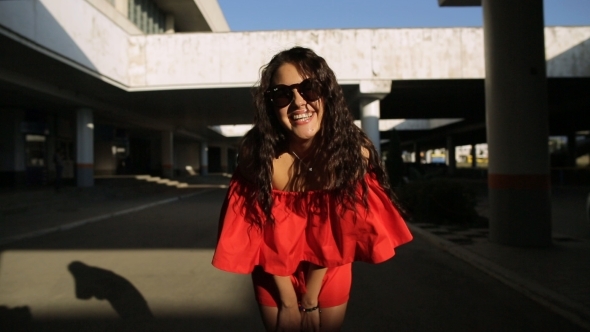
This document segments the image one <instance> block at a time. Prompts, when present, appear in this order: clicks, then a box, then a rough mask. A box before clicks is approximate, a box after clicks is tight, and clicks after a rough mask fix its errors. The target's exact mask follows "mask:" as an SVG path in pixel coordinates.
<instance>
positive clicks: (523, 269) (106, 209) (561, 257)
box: [0, 176, 590, 330]
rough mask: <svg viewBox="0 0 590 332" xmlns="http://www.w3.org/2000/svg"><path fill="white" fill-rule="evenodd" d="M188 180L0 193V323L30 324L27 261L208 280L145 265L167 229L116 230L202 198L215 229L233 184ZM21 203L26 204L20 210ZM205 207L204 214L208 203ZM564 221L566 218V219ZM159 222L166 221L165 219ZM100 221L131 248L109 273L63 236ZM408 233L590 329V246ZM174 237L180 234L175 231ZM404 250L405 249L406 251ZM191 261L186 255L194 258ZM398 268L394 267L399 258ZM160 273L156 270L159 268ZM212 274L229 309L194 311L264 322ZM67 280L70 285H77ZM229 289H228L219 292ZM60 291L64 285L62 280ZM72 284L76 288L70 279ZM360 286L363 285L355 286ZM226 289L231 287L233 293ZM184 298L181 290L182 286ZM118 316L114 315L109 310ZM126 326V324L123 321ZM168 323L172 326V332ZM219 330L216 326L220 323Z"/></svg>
mask: <svg viewBox="0 0 590 332" xmlns="http://www.w3.org/2000/svg"><path fill="white" fill-rule="evenodd" d="M184 180H186V182H185V183H187V184H191V185H192V187H185V188H177V187H171V186H166V185H164V184H160V185H156V184H154V183H150V184H149V185H139V186H138V184H137V183H136V182H135V181H137V180H134V179H127V180H125V179H98V180H97V185H96V187H95V188H87V189H77V188H64V190H63V191H62V192H60V193H59V194H55V193H54V192H52V191H51V190H50V189H44V190H37V191H31V190H28V191H19V192H2V193H0V202H1V204H0V209H2V210H1V211H2V212H3V214H4V216H3V220H2V221H1V223H2V228H1V230H0V234H1V236H0V243H2V247H3V255H2V261H1V264H2V265H1V267H2V269H1V270H0V306H4V308H2V310H0V318H3V319H4V321H8V322H9V323H10V322H11V321H14V317H17V318H18V317H19V315H21V316H22V315H26V313H24V312H23V309H22V308H20V309H19V307H18V306H17V305H15V303H18V301H16V302H15V301H14V299H13V298H9V296H8V295H7V294H8V293H7V289H9V288H10V287H9V285H10V284H8V285H7V282H8V283H10V282H12V283H14V284H15V285H16V284H18V283H19V282H22V280H21V281H19V280H10V279H7V278H8V277H10V276H12V278H15V277H14V276H15V275H18V274H15V272H14V271H12V272H11V273H10V274H8V275H7V274H6V269H9V267H10V266H17V265H11V264H15V263H16V262H20V261H22V260H23V259H28V260H31V266H38V267H39V268H38V270H37V273H44V272H43V271H48V270H51V269H47V268H46V267H44V266H43V265H44V264H49V265H51V264H57V265H60V264H61V265H63V264H66V265H67V264H71V262H73V261H75V260H81V259H82V260H83V261H84V264H85V265H86V267H85V268H83V269H82V270H88V269H90V270H91V271H94V272H96V273H98V274H101V273H107V272H104V271H102V272H101V271H100V267H105V266H107V267H109V269H108V270H112V271H117V272H118V273H121V272H120V271H123V272H125V273H122V275H125V276H126V277H127V278H128V279H129V275H133V273H134V272H133V271H134V268H136V267H137V266H134V262H139V261H144V260H152V261H154V264H155V266H156V267H154V268H153V271H151V272H150V273H151V274H153V275H154V276H162V275H166V276H168V277H169V278H172V279H174V278H178V280H179V282H180V280H183V279H182V278H180V276H189V275H192V278H193V279H194V278H198V275H199V274H202V273H203V271H197V270H195V266H196V265H194V264H182V263H179V264H178V265H177V266H184V265H186V268H182V269H178V270H177V271H172V272H171V271H167V270H166V269H165V266H166V264H167V263H168V262H169V260H170V257H171V256H170V252H169V251H163V250H159V251H158V250H156V251H149V255H148V256H146V252H142V251H141V250H138V249H141V248H143V246H144V245H145V243H152V244H153V243H154V241H156V242H157V241H159V240H158V238H166V236H164V234H166V231H167V228H158V227H155V226H154V230H153V232H152V233H151V235H147V236H145V238H144V239H143V240H142V239H135V240H130V239H131V238H132V236H124V234H123V235H120V234H119V233H120V229H119V228H118V227H121V226H120V225H121V220H128V221H126V222H125V224H132V223H140V222H141V220H136V218H134V216H138V215H139V213H142V214H148V215H149V213H151V212H150V211H156V210H157V211H163V210H164V211H165V210H166V208H165V207H166V206H167V204H170V203H172V202H179V201H181V200H183V199H198V200H200V199H201V198H200V197H202V198H203V199H204V200H207V199H213V200H212V201H211V202H210V203H211V204H210V206H211V207H212V209H211V210H209V211H206V209H205V211H202V212H200V213H199V214H201V215H200V216H197V218H202V220H205V219H207V220H211V219H212V218H213V220H215V219H216V214H217V213H218V205H219V204H220V202H218V201H219V200H220V199H221V198H222V197H223V190H218V192H217V193H215V194H214V195H213V194H212V195H209V194H206V193H207V192H208V191H211V190H215V189H213V188H216V187H217V186H219V187H223V186H224V185H227V182H228V178H227V177H223V176H209V177H193V178H186V179H184ZM162 186H163V187H162ZM200 195H202V196H200ZM211 197H213V198H211ZM25 199H26V201H23V200H25ZM215 202H217V203H215ZM201 203H203V202H201ZM203 204H205V205H207V203H206V202H204V203H203ZM215 204H217V205H215ZM484 205H485V202H484ZM175 206H176V205H175ZM150 208H153V209H150ZM175 210H177V208H175ZM484 210H485V208H484ZM554 210H555V209H554ZM557 211H559V209H557ZM568 211H569V212H568V213H569V214H570V218H572V217H571V215H572V214H576V213H578V212H577V211H575V210H574V211H572V210H568ZM158 213H161V212H158ZM170 213H171V214H173V213H175V212H173V211H170ZM177 213H180V212H177ZM580 213H583V211H580ZM179 216H180V215H179ZM114 217H117V218H121V219H120V220H119V219H117V222H112V221H113V218H114ZM555 217H558V218H559V217H560V216H559V215H556V216H555ZM562 217H568V216H567V215H563V216H562ZM166 218H168V216H166ZM179 218H180V217H177V218H174V217H173V218H172V219H179ZM159 219H162V217H160V218H159ZM99 221H100V222H111V223H112V224H113V226H112V227H113V228H112V230H111V231H109V232H112V234H113V237H114V238H116V237H117V236H119V237H120V239H119V240H118V242H117V243H118V244H117V245H115V249H118V250H120V249H125V250H124V251H122V252H117V262H118V263H116V264H115V265H112V264H114V263H111V265H109V258H108V257H109V255H105V254H104V253H96V252H95V250H96V249H99V248H100V244H99V243H100V241H99V242H97V243H95V244H92V243H93V242H92V241H93V240H92V236H93V235H92V233H88V234H85V235H84V236H79V238H80V240H79V241H78V242H75V241H74V242H73V243H70V244H67V245H66V243H69V241H71V239H70V238H68V237H67V232H61V231H63V230H71V229H74V228H76V227H81V226H84V225H89V224H90V223H93V222H99ZM116 225H119V226H116ZM203 225H204V223H203ZM209 225H211V223H209ZM179 227H186V226H179ZM203 227H205V226H203ZM207 227H211V226H207ZM410 227H411V229H412V231H413V233H414V234H415V235H416V237H417V241H419V242H425V241H426V242H429V243H431V244H434V245H435V248H437V250H438V249H443V250H444V251H446V252H448V253H450V254H452V255H454V256H455V257H458V258H460V259H461V260H463V261H465V262H467V263H469V264H470V265H472V266H475V267H477V268H479V269H480V270H481V271H483V272H485V273H486V274H488V275H490V276H492V277H494V278H496V279H498V280H500V281H501V282H503V283H505V284H506V285H508V286H510V287H512V288H513V289H515V290H517V291H518V292H519V293H520V294H523V295H524V296H526V297H528V298H530V299H532V300H533V301H535V302H536V303H539V304H540V305H542V306H544V307H546V308H549V309H550V310H551V311H553V312H555V313H557V314H558V315H560V316H561V317H563V318H564V320H565V321H567V322H571V323H572V324H573V325H575V326H578V327H579V328H580V329H590V324H589V322H590V311H589V309H588V308H589V307H590V303H589V302H590V286H589V285H590V284H588V282H587V280H590V279H589V278H588V277H589V276H590V269H589V267H588V264H587V262H588V258H590V243H589V241H588V240H586V239H580V238H575V237H572V236H562V235H557V234H556V236H555V238H554V246H553V247H552V248H547V249H523V248H511V247H503V246H498V245H495V244H493V243H490V242H489V241H487V239H486V237H485V236H486V230H482V229H479V230H478V229H473V230H456V229H452V228H451V229H449V228H441V227H435V226H434V225H428V224H419V225H415V224H411V225H410ZM176 228H178V226H177V227H176ZM187 229H188V228H187ZM212 231H213V230H212V229H210V228H209V229H206V230H205V229H203V230H202V231H199V232H198V233H202V234H211V232H212ZM130 232H131V231H130ZM117 234H118V235H117ZM49 235H51V236H53V239H54V240H53V244H52V245H51V246H49V245H44V244H43V238H44V236H45V237H47V236H49ZM189 235H190V236H189ZM59 236H63V239H62V240H61V241H60V240H57V241H56V240H55V239H56V237H59ZM195 236H198V234H187V236H186V238H185V239H184V238H183V239H178V236H177V235H176V237H177V238H176V239H175V241H174V242H170V243H166V242H157V245H155V246H152V247H157V248H168V247H171V248H172V249H173V248H175V246H178V243H179V241H180V242H182V241H185V243H186V246H185V247H189V248H190V247H191V245H189V243H192V242H191V241H194V238H195ZM209 237H211V236H208V237H207V238H203V239H201V240H202V241H201V242H200V243H207V245H206V246H205V247H207V248H206V249H207V250H210V249H211V248H212V246H213V244H214V239H209ZM424 240H425V241H424ZM133 241H135V242H133ZM162 241H163V240H162ZM130 242H131V243H130ZM23 243H24V244H23ZM26 243H35V244H34V246H35V247H36V250H41V251H39V252H37V253H39V254H40V255H36V256H35V257H36V258H34V259H33V258H31V257H29V256H23V249H22V248H21V249H18V248H19V247H23V246H24V247H23V248H25V249H27V250H31V249H32V247H31V245H30V244H26ZM55 243H63V247H60V248H59V249H60V250H59V255H57V256H56V252H55ZM49 247H51V250H47V249H48V248H49ZM181 247H182V246H181ZM84 248H86V249H84ZM109 248H110V249H111V250H112V249H113V248H112V245H110V246H109ZM73 249H84V255H82V256H80V254H78V255H71V251H72V250H73ZM101 249H102V248H101ZM203 249H205V248H203ZM400 250H404V249H403V247H402V248H400ZM424 250H426V249H424ZM41 253H42V254H41ZM187 255H189V256H190V258H189V257H188V256H187ZM172 256H173V257H176V258H175V259H176V260H178V261H179V262H182V261H183V260H187V261H193V262H194V261H199V262H200V263H199V265H203V266H206V265H210V264H209V261H208V260H210V252H208V251H206V250H204V251H203V250H201V249H199V248H196V249H195V248H193V249H191V250H190V252H186V251H183V250H181V251H176V252H175V254H174V255H172ZM400 257H401V256H400ZM393 261H394V262H395V259H394V260H393ZM52 262H53V263H52ZM449 264H451V263H449ZM453 264H454V263H453ZM157 266H160V269H158V268H157ZM386 266H387V265H386ZM92 268H98V269H99V270H92ZM363 268H364V266H362V265H361V267H358V268H357V267H355V271H356V270H361V271H362V269H363ZM216 272H217V271H214V272H211V273H214V275H215V278H214V279H215V281H216V282H217V283H211V282H209V283H207V285H209V286H208V287H211V288H213V289H217V288H218V287H219V286H218V284H219V283H221V284H223V285H224V287H225V288H224V289H217V293H218V294H220V295H219V296H220V297H222V298H223V300H220V302H219V303H223V305H222V306H221V307H219V308H198V309H199V310H201V312H205V313H209V315H208V316H207V317H216V315H218V313H219V311H220V310H223V311H228V310H229V311H232V310H233V311H234V312H236V313H240V314H239V316H240V317H243V318H241V319H243V320H242V321H241V324H249V323H252V322H253V321H251V320H250V319H251V318H250V316H254V319H255V320H258V319H259V318H258V317H257V312H256V309H255V303H253V302H252V301H253V299H252V298H251V290H250V291H247V289H249V288H248V287H249V280H248V278H238V279H231V278H230V277H229V276H227V274H226V273H221V274H217V273H216ZM355 273H356V272H355ZM230 276H231V274H230ZM56 278H57V279H55V280H61V279H59V278H63V277H59V278H58V277H56ZM68 278H71V276H69V277H68ZM224 278H225V279H224ZM228 278H229V279H228ZM17 279H18V278H17ZM230 279H231V281H230ZM68 280H69V279H68ZM223 280H225V281H227V282H226V283H223ZM236 280H238V281H236ZM359 280H362V279H359ZM30 282H33V281H30ZM35 282H36V281H35ZM62 282H66V281H65V280H62ZM68 282H71V280H70V281H68ZM56 283H59V282H56ZM145 283H146V281H143V283H141V282H140V285H137V284H136V282H133V283H132V284H133V285H136V286H137V287H138V288H141V289H150V288H149V285H146V284H145ZM355 283H358V282H357V281H355ZM216 285H217V286H216ZM228 285H231V287H230V286H228ZM140 286H141V287H140ZM7 287H8V288H7ZM52 287H54V288H55V287H57V286H56V285H55V284H54V285H47V288H49V289H51V288H52ZM186 287H187V288H186V290H185V291H191V286H190V285H188V284H187V285H186ZM216 287H217V288H216ZM228 287H229V288H228ZM180 289H182V287H181V288H180ZM193 291H195V293H197V294H198V293H199V292H198V291H197V290H193ZM244 292H245V293H244ZM236 293H240V294H242V295H240V297H243V298H244V301H245V302H246V303H248V305H246V306H240V305H238V304H237V302H240V301H235V297H236ZM357 293H358V292H357ZM361 294H362V293H361ZM361 294H357V295H355V292H354V289H353V297H354V296H356V298H358V297H359V296H361ZM144 295H145V297H146V298H151V297H149V294H145V293H144ZM180 295H182V294H177V296H174V295H168V296H169V298H168V299H167V300H165V301H164V300H163V302H162V303H166V304H167V305H166V306H168V307H169V308H167V309H166V308H162V307H157V306H156V307H155V308H154V307H152V310H153V311H158V312H159V313H161V312H165V311H168V312H182V311H183V310H184V311H190V310H189V309H190V308H191V305H192V304H190V303H192V302H190V301H189V302H190V303H189V302H185V303H176V304H174V303H175V302H174V298H181V297H182V296H180ZM11 296H12V295H11ZM392 296H395V295H392ZM39 299H40V300H39V301H45V302H44V303H45V304H44V306H45V309H44V310H45V311H43V310H41V312H45V314H47V315H49V316H51V315H50V314H48V313H50V312H51V307H52V303H53V306H55V305H57V303H61V302H60V300H63V299H50V300H47V299H46V298H44V297H43V296H41V297H40V298H39ZM9 300H10V301H9ZM244 301H241V302H244ZM367 301H370V298H368V300H367ZM103 302H104V301H103ZM111 302H112V301H111ZM115 302H116V301H115ZM197 302H198V301H197ZM29 304H30V303H29ZM70 304H71V303H70ZM102 304H103V305H99V304H97V306H92V307H91V308H93V310H90V311H88V312H87V313H86V314H85V315H86V316H85V317H86V319H88V317H100V314H104V315H106V316H109V315H110V316H113V311H112V308H111V307H110V306H108V305H107V306H104V303H102ZM111 305H112V303H111ZM112 307H115V306H114V305H112ZM232 308H233V309H232ZM253 308H254V309H253ZM62 309H63V308H62ZM193 309H194V308H193ZM363 310H364V309H362V306H361V308H360V309H359V307H351V308H350V311H351V315H353V316H354V313H355V311H356V312H357V313H358V314H360V315H365V313H363ZM368 310H371V309H368ZM119 314H120V313H119ZM93 315H94V316H93ZM49 316H47V317H49ZM32 317H33V320H35V319H37V318H38V317H39V315H37V314H36V312H33V313H32ZM115 317H116V315H115ZM70 318H71V321H70V323H69V324H71V325H72V330H74V329H75V326H76V324H82V323H79V322H78V323H77V321H76V319H75V317H70ZM6 319H8V320H6ZM347 319H348V318H347ZM351 319H352V318H351ZM17 320H18V319H17ZM238 321H239V320H238ZM258 323H259V322H258ZM349 323H350V326H357V327H359V325H355V324H360V323H358V322H356V321H354V320H351V321H350V322H349ZM127 324H130V323H128V322H127ZM170 324H180V325H182V319H175V320H174V323H170ZM170 324H168V325H166V326H167V327H170V326H172V325H170ZM216 324H219V322H217V323H216ZM227 324H228V325H226V327H227V328H229V329H231V328H232V326H234V325H231V324H229V323H227ZM131 325H132V326H123V327H121V325H117V327H118V328H122V329H123V330H142V329H141V328H140V327H141V324H131ZM48 326H49V325H47V324H46V325H44V327H45V328H48ZM60 326H62V325H60ZM97 326H102V328H103V329H102V330H105V329H104V328H105V327H104V326H105V325H104V324H103V325H100V324H98V325H97ZM218 326H221V325H218ZM242 326H245V325H242ZM407 326H411V325H407ZM62 327H63V326H62ZM107 327H108V324H107ZM111 327H112V326H111ZM234 327H235V326H234ZM392 328H393V326H392ZM415 328H418V329H419V327H417V326H413V327H412V330H415ZM3 330H5V329H3ZM43 330H45V329H43ZM98 330H101V329H98ZM197 330H198V329H197ZM351 330H352V329H351ZM402 330H403V329H402ZM458 330H461V329H458Z"/></svg>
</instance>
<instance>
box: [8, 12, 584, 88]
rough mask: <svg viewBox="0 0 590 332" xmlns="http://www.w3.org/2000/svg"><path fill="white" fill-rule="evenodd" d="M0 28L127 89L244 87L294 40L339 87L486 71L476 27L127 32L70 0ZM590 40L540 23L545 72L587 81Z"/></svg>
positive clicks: (12, 15) (11, 18)
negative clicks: (319, 59)
mask: <svg viewBox="0 0 590 332" xmlns="http://www.w3.org/2000/svg"><path fill="white" fill-rule="evenodd" d="M73 13H76V14H75V15H73ZM22 22H30V24H22ZM0 26H2V27H0V33H2V34H4V35H6V36H9V37H11V38H13V39H16V40H18V41H19V42H21V43H23V44H25V45H27V46H29V47H32V48H34V49H36V50H37V51H39V52H42V53H45V54H47V55H49V56H52V57H55V58H58V59H59V60H61V61H64V62H66V63H68V64H70V65H72V66H74V67H76V68H78V69H80V70H82V71H85V72H87V73H90V74H92V75H94V76H96V77H98V78H100V79H103V80H105V81H108V82H109V83H111V84H113V85H116V86H119V87H120V88H122V89H126V90H132V91H136V90H154V89H178V88H195V87H196V88H198V87H237V86H251V85H253V84H254V83H255V82H256V80H257V78H258V70H259V68H260V66H262V65H263V64H265V63H266V62H267V61H268V59H269V58H270V57H271V56H272V55H273V54H275V53H276V52H277V51H279V50H283V49H286V48H289V47H292V46H294V45H302V46H306V47H311V48H312V49H314V50H315V51H317V52H318V54H321V55H322V56H324V57H325V58H326V60H327V61H328V63H330V66H331V67H332V68H333V69H334V71H335V72H336V75H337V77H338V79H339V80H340V81H341V83H350V84H357V83H358V82H359V81H360V80H367V79H377V80H399V79H455V78H462V79H472V78H483V77H484V76H485V73H484V51H483V47H484V46H483V29H482V28H434V29H431V28H428V29H426V28H424V29H420V28H417V29H339V30H298V31H259V32H217V33H182V34H156V35H135V34H130V33H129V32H127V31H126V30H125V29H123V28H121V26H120V25H119V24H117V21H116V20H112V19H111V18H109V17H108V16H107V15H105V14H104V13H102V12H101V11H100V10H98V9H97V8H96V7H94V6H93V5H91V4H90V3H88V2H86V1H77V0H58V1H56V0H53V1H52V0H39V1H0ZM589 38H590V27H547V28H545V47H546V58H547V60H548V64H547V69H548V75H549V77H589V76H590V65H589V64H588V63H584V62H583V61H584V60H583V59H587V58H588V55H589V54H590V43H589V42H588V39H589Z"/></svg>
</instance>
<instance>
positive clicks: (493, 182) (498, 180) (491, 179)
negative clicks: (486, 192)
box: [488, 174, 551, 190]
mask: <svg viewBox="0 0 590 332" xmlns="http://www.w3.org/2000/svg"><path fill="white" fill-rule="evenodd" d="M488 186H489V187H490V188H491V189H518V190H522V189H530V190H548V189H549V188H551V178H550V177H549V174H488Z"/></svg>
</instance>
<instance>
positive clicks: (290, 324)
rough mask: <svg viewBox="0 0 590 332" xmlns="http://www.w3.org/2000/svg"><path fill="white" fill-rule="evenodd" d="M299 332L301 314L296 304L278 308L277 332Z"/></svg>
mask: <svg viewBox="0 0 590 332" xmlns="http://www.w3.org/2000/svg"><path fill="white" fill-rule="evenodd" d="M283 331H285V332H291V331H292V332H299V331H301V312H300V311H299V307H298V306H297V304H295V305H292V306H281V307H279V317H278V319H277V332H283Z"/></svg>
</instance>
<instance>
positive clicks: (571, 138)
mask: <svg viewBox="0 0 590 332" xmlns="http://www.w3.org/2000/svg"><path fill="white" fill-rule="evenodd" d="M576 159H577V156H576V133H570V134H569V135H567V165H566V166H567V167H576Z"/></svg>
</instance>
